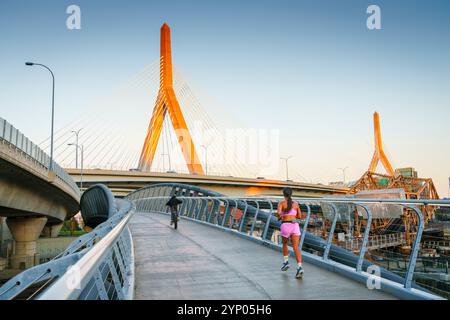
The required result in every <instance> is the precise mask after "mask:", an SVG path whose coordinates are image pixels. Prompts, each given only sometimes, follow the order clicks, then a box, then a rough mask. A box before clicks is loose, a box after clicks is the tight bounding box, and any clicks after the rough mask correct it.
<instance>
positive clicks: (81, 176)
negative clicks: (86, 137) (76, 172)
mask: <svg viewBox="0 0 450 320" xmlns="http://www.w3.org/2000/svg"><path fill="white" fill-rule="evenodd" d="M68 146H75V147H76V150H78V149H80V150H81V170H80V190H83V163H84V155H83V145H81V147H80V146H79V145H78V144H77V143H69V144H68Z"/></svg>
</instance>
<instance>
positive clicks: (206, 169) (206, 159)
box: [202, 144, 209, 175]
mask: <svg viewBox="0 0 450 320" xmlns="http://www.w3.org/2000/svg"><path fill="white" fill-rule="evenodd" d="M208 147H209V146H205V145H203V144H202V148H204V149H205V172H206V175H208Z"/></svg>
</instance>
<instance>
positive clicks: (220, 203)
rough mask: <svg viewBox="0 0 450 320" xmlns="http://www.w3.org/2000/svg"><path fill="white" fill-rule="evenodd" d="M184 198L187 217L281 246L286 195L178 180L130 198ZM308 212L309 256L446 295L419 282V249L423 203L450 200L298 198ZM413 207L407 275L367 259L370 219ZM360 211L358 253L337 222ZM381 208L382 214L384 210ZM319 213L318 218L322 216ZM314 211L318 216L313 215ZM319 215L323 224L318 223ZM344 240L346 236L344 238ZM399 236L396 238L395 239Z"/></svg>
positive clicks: (417, 295)
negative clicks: (241, 193) (236, 193)
mask: <svg viewBox="0 0 450 320" xmlns="http://www.w3.org/2000/svg"><path fill="white" fill-rule="evenodd" d="M174 194H175V195H177V196H178V197H179V198H180V199H182V200H183V203H182V204H181V205H180V208H179V212H180V215H181V216H182V217H184V218H186V219H190V220H194V221H196V222H199V223H204V224H206V225H210V226H214V227H217V228H220V229H222V230H224V231H228V232H234V233H235V234H237V235H240V236H242V237H245V238H247V239H250V240H254V241H258V242H261V243H263V244H265V245H268V246H270V247H273V248H275V249H280V247H281V235H280V232H279V227H280V225H281V222H280V221H278V220H277V218H275V213H276V209H277V205H278V202H279V201H280V199H281V197H270V198H266V197H263V198H231V197H226V196H223V195H219V196H218V194H217V193H215V192H210V191H208V190H205V189H202V188H198V187H194V186H189V185H184V184H177V183H164V184H156V185H152V186H148V187H145V188H142V189H139V190H137V191H135V192H133V193H131V194H130V195H129V196H127V197H126V198H127V199H129V200H131V201H133V202H134V204H135V206H136V210H137V211H139V212H149V213H152V212H159V213H165V214H168V210H167V209H168V208H167V207H166V205H165V204H166V202H167V200H168V198H169V197H170V196H172V195H174ZM295 200H296V201H298V202H299V204H300V206H301V208H302V211H303V212H304V213H305V215H304V217H303V219H302V220H301V221H300V222H301V224H302V226H303V227H302V231H303V232H302V236H301V240H300V247H301V248H302V251H303V253H304V259H305V260H306V261H309V262H310V263H314V264H317V265H320V266H321V267H325V268H327V269H329V270H332V271H334V272H339V273H341V274H344V275H346V276H348V277H350V278H352V279H354V280H358V281H360V282H364V283H366V284H367V285H368V286H369V282H370V283H372V284H373V285H374V286H375V287H377V285H379V286H380V287H381V288H382V289H383V290H385V291H387V292H391V293H393V294H394V295H396V296H398V297H401V298H408V299H441V297H440V296H438V295H436V294H434V293H433V292H431V291H430V290H427V289H425V288H424V287H423V286H422V284H418V283H417V282H416V281H415V276H416V275H417V274H416V273H415V268H416V263H417V261H418V259H417V256H418V252H419V249H420V241H421V236H422V233H423V230H424V221H423V217H422V213H421V211H420V209H419V206H418V205H432V206H436V205H444V206H450V201H448V200H432V201H428V200H424V201H422V200H393V199H354V198H344V197H341V198H296V199H295ZM405 209H408V210H410V211H411V212H412V213H413V214H414V215H415V218H416V221H417V225H416V226H415V237H414V240H413V243H412V246H411V250H410V254H409V257H408V258H407V259H406V260H405V268H404V272H403V274H398V273H397V274H396V273H393V272H391V271H389V270H387V269H386V268H385V267H383V266H382V265H381V264H380V263H377V261H374V260H367V259H365V257H366V254H367V251H368V244H369V243H370V244H373V243H374V239H373V237H371V238H370V237H369V233H370V228H371V222H372V219H373V218H374V216H376V217H378V216H379V215H380V214H383V213H385V211H386V210H388V211H389V210H391V211H397V212H399V210H400V211H403V210H405ZM355 210H356V211H357V212H359V215H360V216H361V217H360V219H364V220H365V225H366V227H365V229H364V230H363V235H362V237H361V238H360V239H359V245H358V247H357V252H354V251H353V252H352V251H350V250H347V248H346V244H347V243H346V241H345V240H344V241H339V240H338V239H336V230H337V226H338V225H339V224H340V222H341V221H344V220H346V219H347V218H348V212H355ZM380 212H381V213H380ZM318 215H319V216H320V218H317V216H318ZM313 216H314V217H313ZM318 220H320V221H319V222H320V225H321V226H326V227H325V228H322V227H321V228H316V227H314V224H315V223H317V221H318ZM341 240H342V239H341ZM394 240H396V238H395V239H394Z"/></svg>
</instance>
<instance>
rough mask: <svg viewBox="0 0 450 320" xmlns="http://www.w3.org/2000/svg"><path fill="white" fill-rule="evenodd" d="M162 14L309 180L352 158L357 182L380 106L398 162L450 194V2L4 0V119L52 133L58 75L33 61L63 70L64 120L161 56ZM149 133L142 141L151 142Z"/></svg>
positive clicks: (216, 86) (205, 70) (246, 118)
mask: <svg viewBox="0 0 450 320" xmlns="http://www.w3.org/2000/svg"><path fill="white" fill-rule="evenodd" d="M70 4H76V5H78V6H80V8H81V14H82V17H81V19H82V20H81V21H82V22H81V30H72V31H71V30H68V29H67V28H66V18H67V16H68V15H67V14H66V8H67V6H68V5H70ZM370 4H376V5H378V6H380V8H381V19H382V20H381V23H382V30H374V31H370V30H368V29H367V28H366V19H367V16H368V15H367V13H366V8H367V7H368V5H370ZM163 22H167V23H168V24H169V25H170V27H171V29H172V43H173V44H172V46H173V59H174V62H175V64H176V65H177V67H179V68H180V69H181V70H182V72H183V74H184V75H185V76H186V78H187V79H188V80H189V81H190V83H192V85H193V87H194V88H201V92H196V93H198V96H199V98H200V100H201V101H210V100H213V101H214V102H215V103H216V104H217V105H219V106H221V107H222V109H221V110H217V111H218V112H219V111H220V112H224V110H225V111H226V113H227V115H228V116H229V117H231V118H232V119H233V118H235V119H237V120H236V123H239V125H244V126H248V127H261V128H276V129H279V130H280V136H281V145H280V148H281V153H282V154H283V155H293V159H292V160H290V166H292V171H293V172H294V171H295V172H297V173H298V175H301V176H303V177H305V178H306V180H308V181H315V182H319V181H320V182H322V183H327V182H328V181H335V180H339V179H340V178H341V172H340V171H339V170H338V169H337V168H339V167H344V166H349V169H348V170H347V178H348V179H357V178H358V177H359V176H360V175H361V174H362V173H363V172H364V171H365V170H366V169H367V167H368V164H369V162H370V158H371V156H372V152H373V135H372V131H373V129H372V113H373V112H374V111H375V110H376V111H378V112H379V113H380V116H381V126H382V131H383V138H384V141H385V148H386V150H387V152H388V154H389V156H390V158H391V161H392V162H393V165H394V166H395V167H404V166H414V167H416V169H417V170H418V171H419V175H420V176H423V177H431V178H433V179H434V180H435V183H436V184H437V186H438V190H439V192H440V195H441V196H447V192H448V177H449V176H450V164H449V163H450V161H449V160H450V142H449V136H450V129H449V126H448V123H449V120H450V90H449V88H450V50H449V49H450V41H448V39H449V38H450V34H449V33H450V2H448V1H445V0H442V1H439V0H433V1H411V0H410V1H377V0H375V1H361V0H348V1H335V0H333V1H331V0H330V1H311V0H308V1H300V0H299V1H283V0H282V1H231V0H230V1H194V0H193V1H100V0H97V1H79V0H73V1H62V0H58V1H56V0H55V1H39V2H37V1H23V0H18V1H10V0H2V1H1V2H0V39H1V40H0V41H1V46H0V48H1V50H0V88H1V89H0V116H2V117H4V118H6V119H7V120H8V121H10V122H11V123H13V124H14V125H15V126H16V127H18V128H19V129H21V130H22V131H23V132H24V133H25V134H26V135H27V136H29V137H30V138H31V139H32V140H35V141H41V140H42V139H44V138H45V137H47V136H48V134H49V133H48V131H49V129H48V128H49V90H50V83H49V82H48V81H49V79H48V76H47V75H46V74H45V71H44V70H38V69H33V70H31V69H30V68H29V67H25V66H24V62H25V61H27V60H33V61H39V62H41V63H44V64H48V65H50V66H51V67H52V69H53V70H54V72H55V74H56V77H57V91H56V106H57V113H56V116H57V118H56V119H57V124H56V127H57V128H61V127H62V126H63V125H64V124H65V123H68V122H70V121H72V120H73V119H74V118H76V117H78V116H79V114H80V113H88V112H90V109H89V108H90V107H89V106H90V105H91V104H92V101H95V100H97V99H101V98H102V97H105V96H108V95H109V94H110V92H112V91H114V89H115V88H117V87H118V86H120V85H121V84H123V83H124V82H125V81H126V79H128V78H130V76H132V75H133V74H135V73H136V72H138V71H139V70H141V69H142V68H143V67H145V66H146V65H148V64H150V63H152V62H154V61H155V60H157V59H158V54H159V28H160V26H161V25H162V23H163ZM199 91H200V90H199ZM206 104H207V103H206ZM152 107H153V101H149V104H148V108H149V110H148V112H151V108H152ZM211 108H212V109H211V111H212V112H211V113H212V118H214V116H213V115H214V114H215V112H214V111H215V110H214V109H213V107H211ZM139 110H140V109H139ZM115 111H116V110H111V113H115ZM136 112H137V111H136ZM139 112H140V111H139ZM144 118H145V116H144ZM122 119H123V118H122ZM216 121H220V119H217V120H216ZM143 136H144V133H142V139H143ZM136 139H137V138H136V137H130V143H137V144H138V145H140V144H141V143H142V142H141V141H137V142H136ZM137 140H139V139H137Z"/></svg>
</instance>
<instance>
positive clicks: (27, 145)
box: [0, 118, 80, 195]
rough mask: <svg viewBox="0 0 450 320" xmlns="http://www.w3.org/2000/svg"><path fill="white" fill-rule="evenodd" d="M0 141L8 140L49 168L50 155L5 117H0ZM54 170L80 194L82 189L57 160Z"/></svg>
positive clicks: (25, 154)
mask: <svg viewBox="0 0 450 320" xmlns="http://www.w3.org/2000/svg"><path fill="white" fill-rule="evenodd" d="M0 141H3V142H6V143H7V144H8V145H9V146H10V147H13V148H15V149H16V150H17V151H19V152H21V153H22V154H23V155H24V156H26V157H27V158H29V159H31V160H33V161H34V162H35V163H36V164H38V165H39V166H41V167H42V168H43V169H45V170H49V168H50V157H49V156H48V155H47V154H46V153H45V152H44V151H43V150H42V149H41V148H39V146H37V145H36V144H34V143H33V142H32V141H31V140H30V139H28V138H27V137H26V136H25V135H24V134H23V133H21V132H20V131H19V130H18V129H16V128H15V127H14V126H13V125H12V124H10V123H9V122H8V121H6V120H5V119H3V118H0ZM53 172H54V173H55V175H56V176H57V177H58V178H59V179H61V180H62V181H63V182H64V183H66V184H67V185H68V186H69V187H70V188H71V189H72V190H73V191H74V192H75V193H76V194H77V195H79V194H80V190H79V189H78V186H77V184H76V183H75V181H74V180H73V179H72V177H71V176H70V175H69V174H68V173H67V172H66V171H65V170H64V169H63V168H61V167H60V166H59V165H58V164H57V163H56V162H55V161H53Z"/></svg>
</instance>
